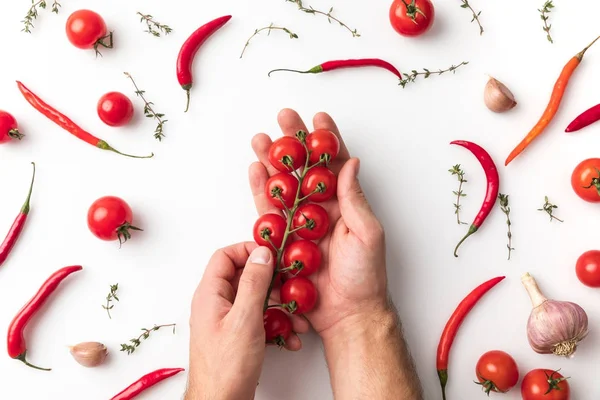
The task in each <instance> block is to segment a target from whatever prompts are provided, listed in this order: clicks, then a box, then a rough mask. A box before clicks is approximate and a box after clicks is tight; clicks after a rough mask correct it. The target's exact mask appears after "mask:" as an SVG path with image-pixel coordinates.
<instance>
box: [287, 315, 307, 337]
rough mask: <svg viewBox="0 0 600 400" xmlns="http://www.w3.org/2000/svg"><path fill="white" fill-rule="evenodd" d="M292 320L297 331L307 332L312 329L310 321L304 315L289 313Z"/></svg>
mask: <svg viewBox="0 0 600 400" xmlns="http://www.w3.org/2000/svg"><path fill="white" fill-rule="evenodd" d="M289 317H290V320H291V321H292V327H293V329H294V332H296V333H307V332H308V331H309V330H310V323H309V322H308V320H307V319H306V318H304V316H302V315H295V314H291V315H289Z"/></svg>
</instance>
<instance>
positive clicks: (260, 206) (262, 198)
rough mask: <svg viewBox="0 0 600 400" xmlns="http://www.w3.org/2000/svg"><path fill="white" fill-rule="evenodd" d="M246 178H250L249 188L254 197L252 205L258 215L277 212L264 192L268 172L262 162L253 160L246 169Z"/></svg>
mask: <svg viewBox="0 0 600 400" xmlns="http://www.w3.org/2000/svg"><path fill="white" fill-rule="evenodd" d="M248 179H249V180H250V189H251V190H252V197H253V198H254V205H255V206H256V211H258V215H263V214H267V213H274V214H276V213H279V210H278V209H277V207H275V206H274V205H273V204H272V203H271V202H270V201H269V198H268V197H267V195H266V194H265V186H266V185H267V180H268V179H269V173H268V172H267V169H266V168H265V166H264V165H263V164H262V163H259V162H254V163H252V164H250V169H249V171H248Z"/></svg>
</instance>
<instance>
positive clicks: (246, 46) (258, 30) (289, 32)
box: [240, 23, 298, 58]
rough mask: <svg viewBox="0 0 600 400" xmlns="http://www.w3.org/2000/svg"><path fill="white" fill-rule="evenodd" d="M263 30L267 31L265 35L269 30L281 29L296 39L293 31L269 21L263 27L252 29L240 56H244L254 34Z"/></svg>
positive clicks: (269, 32) (269, 33)
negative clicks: (252, 31)
mask: <svg viewBox="0 0 600 400" xmlns="http://www.w3.org/2000/svg"><path fill="white" fill-rule="evenodd" d="M265 30H266V31H268V32H267V36H269V35H271V31H283V32H285V33H287V34H288V35H289V36H290V39H298V35H296V34H295V33H294V32H292V31H291V30H289V29H288V28H285V27H283V26H275V25H274V24H273V23H271V24H270V25H269V26H265V27H263V28H260V29H255V30H254V33H253V34H252V36H250V37H249V38H248V40H247V41H246V44H245V45H244V48H243V50H242V54H240V58H242V57H244V53H245V52H246V49H247V48H248V46H250V41H251V40H252V39H253V38H254V36H256V35H258V34H259V33H260V32H262V31H265Z"/></svg>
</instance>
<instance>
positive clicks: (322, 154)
mask: <svg viewBox="0 0 600 400" xmlns="http://www.w3.org/2000/svg"><path fill="white" fill-rule="evenodd" d="M306 148H307V149H308V151H309V153H310V162H311V164H316V163H318V162H319V161H321V160H323V162H324V163H325V165H327V164H329V162H330V161H333V160H334V159H335V158H336V157H337V155H338V153H339V152H340V140H339V139H338V138H337V136H335V134H334V133H333V132H330V131H328V130H326V129H317V130H316V131H314V132H311V133H309V134H308V136H306Z"/></svg>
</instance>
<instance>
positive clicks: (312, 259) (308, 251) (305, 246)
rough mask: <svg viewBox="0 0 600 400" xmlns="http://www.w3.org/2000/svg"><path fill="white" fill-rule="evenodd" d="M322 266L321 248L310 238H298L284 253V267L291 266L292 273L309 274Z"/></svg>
mask: <svg viewBox="0 0 600 400" xmlns="http://www.w3.org/2000/svg"><path fill="white" fill-rule="evenodd" d="M320 266H321V250H319V246H317V245H316V244H315V243H314V242H311V241H310V240H297V241H295V242H293V243H292V244H290V245H289V246H288V247H287V248H286V249H285V252H284V253H283V267H284V268H291V270H290V272H291V274H292V275H297V276H309V275H312V274H314V273H315V272H317V270H318V269H319V267H320Z"/></svg>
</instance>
